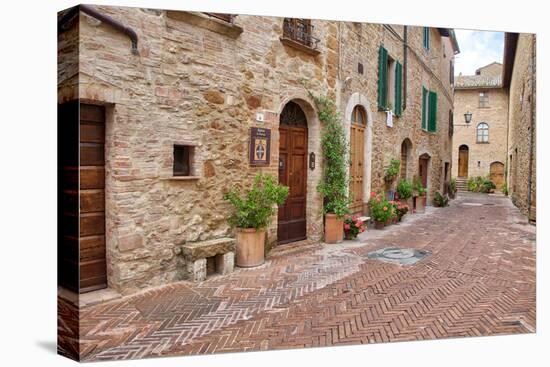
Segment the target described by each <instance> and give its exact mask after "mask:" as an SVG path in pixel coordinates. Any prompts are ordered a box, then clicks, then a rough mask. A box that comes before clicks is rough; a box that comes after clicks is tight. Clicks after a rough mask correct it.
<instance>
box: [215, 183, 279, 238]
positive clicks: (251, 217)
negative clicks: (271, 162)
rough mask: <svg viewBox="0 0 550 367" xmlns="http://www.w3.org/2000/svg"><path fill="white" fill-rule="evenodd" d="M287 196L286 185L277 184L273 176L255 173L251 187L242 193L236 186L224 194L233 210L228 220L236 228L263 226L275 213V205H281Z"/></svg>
mask: <svg viewBox="0 0 550 367" xmlns="http://www.w3.org/2000/svg"><path fill="white" fill-rule="evenodd" d="M287 197H288V187H287V186H283V185H279V184H278V183H277V181H276V179H275V177H273V176H270V175H263V174H261V173H259V174H257V175H256V177H255V178H254V184H253V186H252V189H251V190H249V191H248V192H247V193H245V194H244V195H242V194H241V192H240V190H239V189H238V188H236V189H232V190H230V191H229V192H228V193H226V194H225V195H224V197H223V198H224V199H225V200H227V201H229V202H230V203H231V204H232V205H233V206H234V207H235V211H234V212H233V214H232V215H231V216H230V217H229V219H228V222H229V224H231V225H232V226H233V227H238V228H256V229H259V228H265V227H267V226H268V224H269V220H270V219H271V217H272V216H273V215H274V214H275V213H276V211H277V209H276V207H275V204H276V205H282V204H283V203H284V202H285V200H286V198H287Z"/></svg>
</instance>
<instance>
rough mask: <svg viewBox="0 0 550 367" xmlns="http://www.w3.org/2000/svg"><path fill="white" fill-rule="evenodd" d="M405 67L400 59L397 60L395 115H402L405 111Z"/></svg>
mask: <svg viewBox="0 0 550 367" xmlns="http://www.w3.org/2000/svg"><path fill="white" fill-rule="evenodd" d="M402 78H403V67H402V66H401V64H400V63H399V61H396V62H395V115H396V116H401V113H402V112H403V101H402V99H403V97H402V96H403V81H402Z"/></svg>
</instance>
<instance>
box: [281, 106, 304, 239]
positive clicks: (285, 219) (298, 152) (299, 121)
mask: <svg viewBox="0 0 550 367" xmlns="http://www.w3.org/2000/svg"><path fill="white" fill-rule="evenodd" d="M279 123H280V125H279V183H280V184H282V185H285V186H288V187H289V195H288V198H287V200H286V202H285V203H284V204H283V205H281V206H280V207H279V212H278V222H277V223H278V224H277V242H278V243H279V244H281V243H287V242H293V241H299V240H303V239H305V238H306V237H307V235H306V203H307V201H306V198H307V120H306V115H305V114H304V111H302V109H301V108H300V106H299V105H298V104H296V103H294V102H289V103H287V105H286V106H285V107H284V109H283V111H282V112H281V116H280V120H279Z"/></svg>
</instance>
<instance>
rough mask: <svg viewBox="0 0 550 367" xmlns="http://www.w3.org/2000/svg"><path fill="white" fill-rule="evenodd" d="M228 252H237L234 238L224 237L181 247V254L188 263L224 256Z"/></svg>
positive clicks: (190, 243)
mask: <svg viewBox="0 0 550 367" xmlns="http://www.w3.org/2000/svg"><path fill="white" fill-rule="evenodd" d="M228 252H235V239H234V238H228V237H223V238H216V239H213V240H207V241H199V242H189V243H185V244H183V245H181V253H182V255H183V257H184V258H185V260H187V261H195V260H199V259H206V258H207V257H212V256H216V255H223V254H225V253H228Z"/></svg>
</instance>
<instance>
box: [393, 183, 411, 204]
mask: <svg viewBox="0 0 550 367" xmlns="http://www.w3.org/2000/svg"><path fill="white" fill-rule="evenodd" d="M396 191H397V193H398V194H399V198H400V199H408V198H410V197H411V196H412V193H413V186H412V183H411V182H410V181H409V180H406V179H402V180H399V182H398V183H397V190H396Z"/></svg>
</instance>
